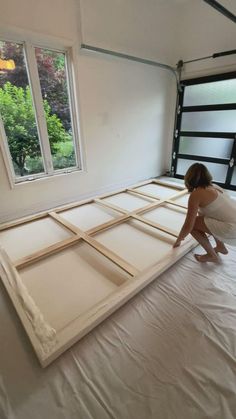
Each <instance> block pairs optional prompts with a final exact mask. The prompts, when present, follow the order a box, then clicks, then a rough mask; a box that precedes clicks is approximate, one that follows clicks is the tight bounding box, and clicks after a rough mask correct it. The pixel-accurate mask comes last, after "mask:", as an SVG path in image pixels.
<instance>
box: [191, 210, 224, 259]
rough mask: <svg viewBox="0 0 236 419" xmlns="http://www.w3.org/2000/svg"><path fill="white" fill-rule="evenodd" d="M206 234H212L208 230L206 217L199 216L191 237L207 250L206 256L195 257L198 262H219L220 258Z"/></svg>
mask: <svg viewBox="0 0 236 419" xmlns="http://www.w3.org/2000/svg"><path fill="white" fill-rule="evenodd" d="M206 233H208V234H211V232H210V231H209V230H208V228H207V226H206V224H205V222H204V217H202V216H198V217H197V218H196V221H195V224H194V227H193V230H192V231H191V235H192V236H193V237H194V238H195V240H197V242H198V243H199V244H200V245H201V246H202V247H203V249H205V251H206V254H205V255H194V256H195V258H196V259H197V261H198V262H218V261H219V259H218V256H217V253H216V251H215V249H214V248H213V247H212V245H211V243H210V241H209V239H208V237H207V235H206Z"/></svg>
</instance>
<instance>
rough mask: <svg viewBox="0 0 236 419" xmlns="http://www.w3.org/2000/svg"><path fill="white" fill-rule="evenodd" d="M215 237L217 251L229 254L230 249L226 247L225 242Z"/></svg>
mask: <svg viewBox="0 0 236 419" xmlns="http://www.w3.org/2000/svg"><path fill="white" fill-rule="evenodd" d="M213 237H214V239H215V242H216V247H214V250H215V252H216V253H222V254H223V255H227V254H228V253H229V252H228V249H227V248H226V247H225V244H224V243H223V242H222V241H221V240H219V239H217V238H216V237H215V236H213Z"/></svg>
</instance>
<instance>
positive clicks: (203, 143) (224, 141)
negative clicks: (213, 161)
mask: <svg viewBox="0 0 236 419" xmlns="http://www.w3.org/2000/svg"><path fill="white" fill-rule="evenodd" d="M233 144H234V140H233V139H231V138H204V137H180V144H179V153H181V154H192V155H198V156H205V157H218V158H221V159H230V156H231V151H232V147H233Z"/></svg>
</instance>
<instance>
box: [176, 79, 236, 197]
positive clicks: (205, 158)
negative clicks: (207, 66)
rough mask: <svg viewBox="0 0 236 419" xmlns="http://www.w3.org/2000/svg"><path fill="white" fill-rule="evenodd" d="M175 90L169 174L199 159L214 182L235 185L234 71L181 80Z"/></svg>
mask: <svg viewBox="0 0 236 419" xmlns="http://www.w3.org/2000/svg"><path fill="white" fill-rule="evenodd" d="M182 83H183V89H182V92H181V93H180V94H179V101H178V107H177V118H176V127H175V133H174V147H173V156H172V174H173V175H174V176H175V177H177V178H181V179H182V178H183V177H184V174H185V173H186V171H187V169H188V167H189V166H191V165H192V164H193V163H194V162H203V164H205V165H206V166H207V167H208V169H209V170H210V172H211V173H212V175H213V179H214V181H215V182H216V183H218V184H220V185H221V186H224V187H226V188H228V189H236V184H235V173H236V166H235V165H236V72H234V73H228V74H223V75H217V76H210V77H202V78H199V79H192V80H185V81H183V82H182Z"/></svg>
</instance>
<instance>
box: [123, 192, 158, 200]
mask: <svg viewBox="0 0 236 419" xmlns="http://www.w3.org/2000/svg"><path fill="white" fill-rule="evenodd" d="M127 191H133V192H136V193H137V194H138V195H141V196H144V197H146V198H152V199H156V200H157V199H159V200H160V199H161V198H160V197H155V196H154V195H152V194H150V193H146V192H142V191H134V190H133V189H127Z"/></svg>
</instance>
